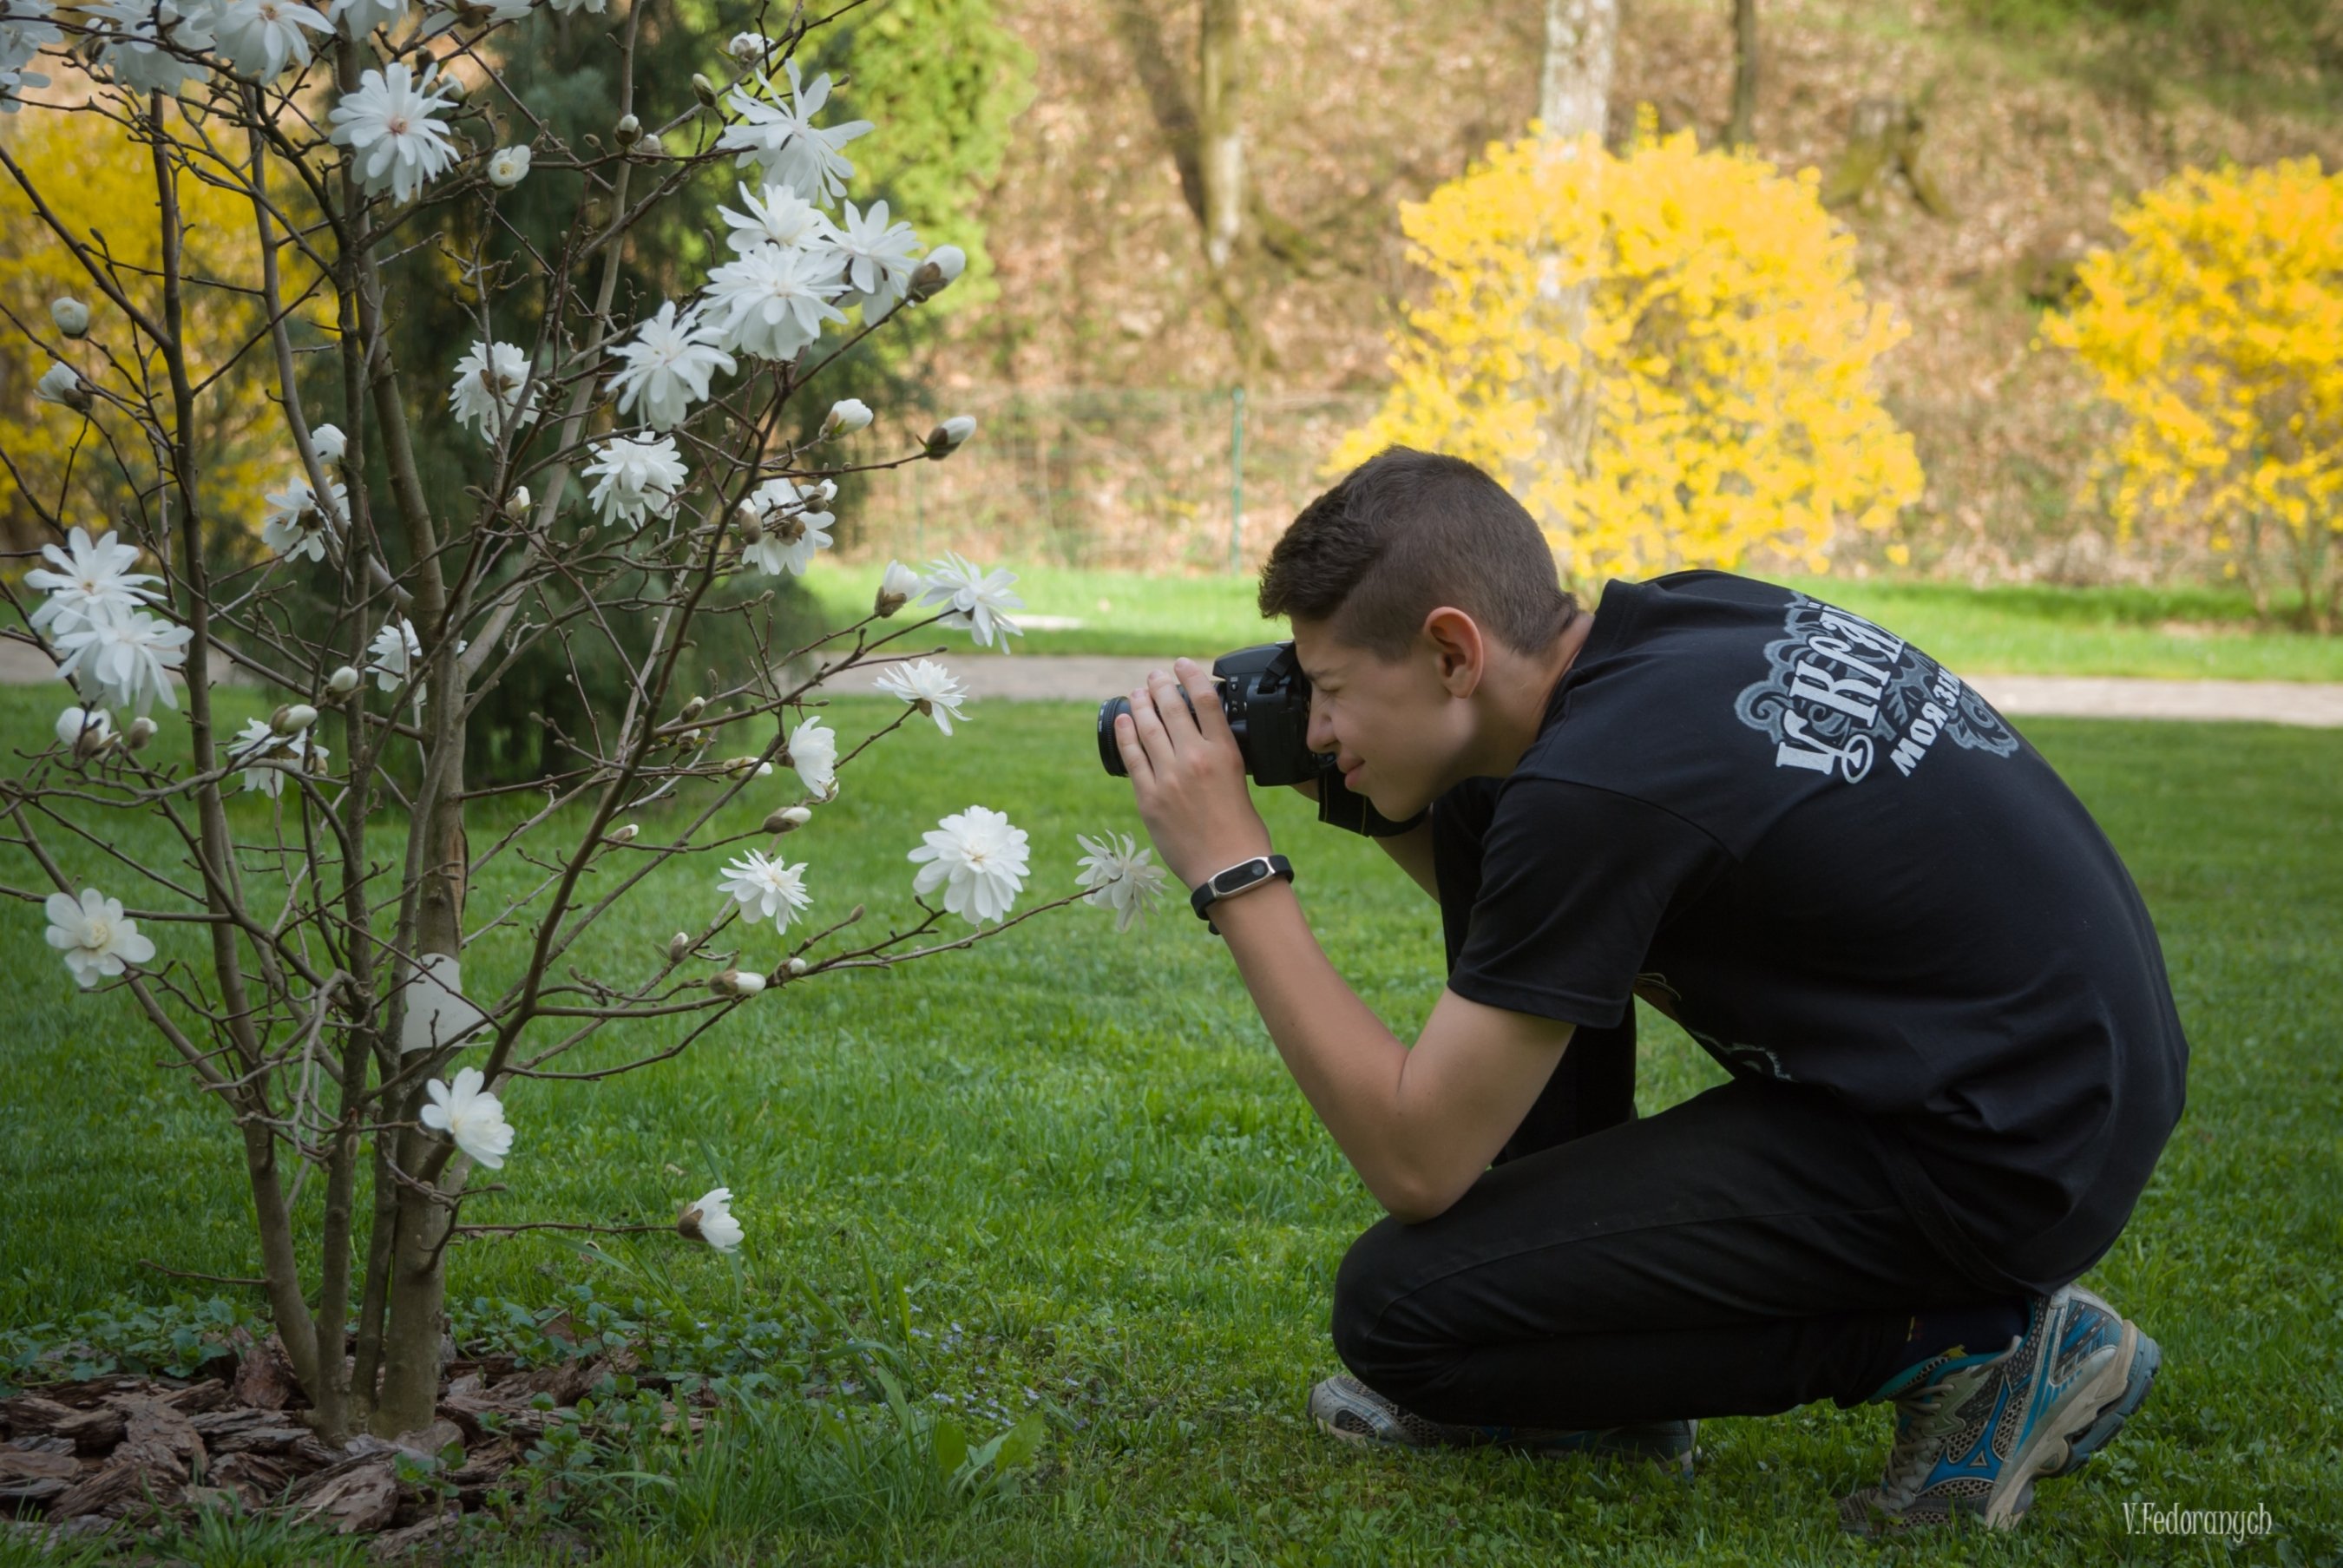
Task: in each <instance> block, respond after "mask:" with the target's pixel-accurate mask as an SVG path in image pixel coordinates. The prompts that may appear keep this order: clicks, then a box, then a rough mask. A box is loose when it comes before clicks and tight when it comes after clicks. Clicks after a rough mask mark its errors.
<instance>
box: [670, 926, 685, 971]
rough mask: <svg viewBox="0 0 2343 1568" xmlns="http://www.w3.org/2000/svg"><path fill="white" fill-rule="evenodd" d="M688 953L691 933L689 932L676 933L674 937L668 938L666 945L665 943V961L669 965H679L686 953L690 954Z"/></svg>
mask: <svg viewBox="0 0 2343 1568" xmlns="http://www.w3.org/2000/svg"><path fill="white" fill-rule="evenodd" d="M690 951H691V933H690V932H689V931H678V932H676V933H675V935H674V936H672V937H669V939H668V943H667V961H668V962H669V963H671V964H679V963H681V962H682V961H683V960H684V955H685V954H687V953H689V952H690Z"/></svg>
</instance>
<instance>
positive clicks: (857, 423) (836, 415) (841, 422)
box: [821, 397, 870, 436]
mask: <svg viewBox="0 0 2343 1568" xmlns="http://www.w3.org/2000/svg"><path fill="white" fill-rule="evenodd" d="M869 425H870V405H869V404H868V403H865V402H864V401H863V400H862V399H861V398H860V397H840V399H839V400H838V401H837V402H835V403H832V404H831V405H830V412H829V413H828V414H826V415H824V416H823V417H822V421H821V433H822V434H823V435H824V436H851V435H852V434H854V432H855V431H857V430H860V429H863V428H866V427H868V426H869Z"/></svg>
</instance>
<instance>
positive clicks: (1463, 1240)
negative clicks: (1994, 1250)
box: [1333, 1020, 2096, 1427]
mask: <svg viewBox="0 0 2343 1568" xmlns="http://www.w3.org/2000/svg"><path fill="white" fill-rule="evenodd" d="M1634 1050H1635V1044H1634V1023H1633V1020H1629V1021H1628V1023H1627V1024H1626V1025H1625V1026H1624V1027H1623V1028H1622V1029H1620V1030H1580V1031H1578V1034H1577V1035H1576V1036H1575V1037H1574V1039H1573V1040H1572V1042H1571V1045H1570V1049H1569V1050H1567V1051H1565V1052H1564V1055H1563V1059H1562V1064H1561V1066H1560V1067H1558V1068H1557V1069H1556V1070H1555V1073H1554V1080H1553V1081H1552V1082H1550V1083H1549V1084H1548V1086H1547V1089H1546V1091H1545V1092H1544V1096H1543V1097H1542V1098H1541V1099H1540V1101H1538V1104H1537V1106H1536V1108H1535V1109H1534V1110H1533V1111H1531V1113H1530V1115H1529V1116H1528V1118H1527V1119H1526V1120H1525V1121H1523V1125H1522V1128H1521V1130H1520V1131H1518V1132H1517V1133H1515V1135H1514V1137H1513V1141H1511V1142H1509V1143H1508V1144H1507V1145H1506V1147H1505V1150H1504V1152H1503V1155H1502V1156H1501V1157H1500V1159H1499V1161H1498V1162H1497V1163H1496V1164H1495V1165H1494V1166H1493V1167H1492V1169H1491V1170H1490V1171H1488V1172H1487V1173H1486V1174H1485V1175H1483V1177H1482V1178H1481V1180H1480V1181H1478V1182H1477V1183H1476V1184H1475V1185H1474V1186H1473V1188H1472V1189H1471V1191H1467V1192H1466V1193H1465V1194H1464V1196H1463V1198H1462V1199H1460V1200H1459V1201H1457V1202H1456V1204H1455V1205H1454V1206H1453V1208H1451V1209H1450V1210H1449V1211H1447V1212H1446V1213H1443V1214H1442V1215H1440V1216H1439V1217H1437V1218H1436V1219H1433V1220H1430V1221H1425V1222H1423V1223H1422V1224H1418V1225H1403V1224H1401V1223H1399V1222H1398V1221H1395V1220H1391V1219H1385V1220H1384V1221H1382V1222H1381V1223H1380V1224H1378V1225H1376V1226H1375V1227H1374V1228H1373V1229H1372V1230H1370V1231H1367V1233H1366V1234H1365V1235H1363V1236H1362V1237H1360V1238H1359V1240H1358V1241H1357V1242H1356V1243H1354V1244H1353V1246H1352V1248H1351V1251H1350V1254H1349V1255H1348V1256H1347V1257H1346V1258H1344V1259H1343V1261H1342V1270H1341V1271H1340V1273H1339V1274H1338V1275H1337V1277H1336V1280H1335V1284H1334V1319H1333V1337H1334V1346H1335V1349H1336V1350H1337V1351H1338V1352H1340V1353H1341V1355H1342V1360H1343V1362H1345V1363H1346V1364H1347V1365H1348V1366H1349V1367H1350V1369H1351V1371H1352V1372H1353V1373H1355V1374H1356V1375H1357V1376H1358V1377H1359V1378H1361V1379H1362V1380H1363V1381H1364V1382H1366V1383H1367V1384H1368V1385H1369V1386H1370V1387H1372V1388H1373V1389H1375V1390H1376V1391H1377V1392H1381V1393H1383V1394H1385V1395H1387V1396H1388V1397H1390V1398H1392V1399H1394V1400H1396V1401H1398V1402H1399V1403H1400V1404H1401V1405H1403V1406H1404V1407H1405V1408H1407V1409H1409V1410H1411V1411H1413V1412H1416V1413H1418V1414H1420V1415H1423V1416H1428V1417H1430V1418H1431V1419H1433V1420H1435V1421H1452V1422H1506V1423H1512V1424H1517V1425H1529V1426H1552V1427H1603V1426H1616V1425H1622V1424H1624V1423H1627V1422H1641V1421H1659V1420H1671V1419H1675V1418H1680V1417H1700V1416H1720V1415H1770V1414H1774V1413H1775V1412H1780V1411H1785V1410H1789V1409H1792V1408H1794V1407H1795V1406H1797V1405H1801V1404H1805V1403H1807V1402H1810V1401H1813V1400H1817V1399H1822V1398H1825V1397H1827V1398H1829V1399H1832V1400H1835V1402H1837V1403H1838V1404H1840V1405H1841V1406H1843V1407H1844V1406H1851V1405H1855V1404H1859V1403H1861V1402H1864V1401H1865V1400H1866V1399H1867V1398H1869V1397H1870V1396H1871V1395H1872V1394H1873V1393H1874V1392H1876V1391H1877V1389H1878V1387H1879V1385H1880V1384H1881V1383H1882V1382H1885V1380H1886V1379H1887V1377H1888V1376H1889V1375H1890V1374H1891V1373H1892V1372H1894V1371H1895V1370H1896V1367H1897V1365H1898V1364H1899V1357H1898V1354H1897V1352H1899V1350H1900V1349H1901V1347H1902V1346H1903V1343H1904V1342H1905V1339H1906V1334H1907V1332H1908V1330H1909V1327H1910V1322H1911V1318H1912V1315H1913V1314H1914V1313H1915V1312H1923V1311H1926V1310H1928V1309H1943V1308H1947V1307H1958V1306H1963V1305H1970V1304H1976V1303H1983V1302H1996V1301H2007V1300H2010V1299H2012V1297H2011V1295H2010V1292H2008V1290H2007V1288H2006V1285H2005V1286H2003V1287H2001V1288H1995V1287H1994V1286H1992V1285H1990V1284H1984V1283H1980V1282H1978V1281H1977V1280H1976V1278H1974V1277H1973V1276H1971V1275H1968V1274H1966V1273H1965V1272H1964V1271H1962V1270H1961V1269H1960V1268H1959V1267H1958V1266H1957V1265H1956V1263H1955V1262H1954V1261H1952V1260H1950V1259H1949V1258H1947V1257H1946V1255H1944V1254H1943V1253H1942V1252H1940V1251H1938V1250H1937V1249H1936V1247H1934V1246H1933V1245H1932V1244H1931V1243H1930V1242H1929V1241H1928V1240H1927V1238H1926V1232H1925V1231H1923V1230H1922V1228H1921V1227H1920V1225H1918V1224H1917V1223H1916V1222H1915V1221H1914V1219H1913V1217H1912V1215H1911V1214H1910V1213H1909V1212H1908V1211H1906V1209H1905V1207H1904V1206H1903V1204H1902V1203H1901V1202H1899V1201H1898V1200H1897V1197H1896V1189H1895V1187H1894V1185H1893V1184H1892V1182H1891V1181H1890V1178H1889V1176H1888V1173H1887V1171H1886V1169H1885V1165H1884V1163H1883V1161H1882V1159H1881V1157H1880V1154H1879V1152H1878V1149H1877V1145H1876V1144H1875V1142H1874V1141H1873V1134H1872V1133H1871V1132H1870V1131H1869V1130H1867V1129H1866V1128H1865V1127H1864V1126H1862V1125H1861V1124H1859V1122H1858V1121H1857V1119H1856V1118H1855V1115H1854V1113H1853V1112H1852V1111H1848V1110H1847V1109H1845V1107H1844V1106H1843V1105H1842V1104H1841V1103H1840V1102H1839V1101H1836V1100H1835V1098H1834V1097H1833V1096H1831V1095H1830V1094H1829V1093H1828V1091H1824V1090H1821V1089H1818V1088H1815V1087H1813V1086H1811V1085H1806V1084H1797V1083H1787V1082H1782V1081H1775V1080H1771V1079H1757V1078H1736V1079H1735V1080H1733V1081H1730V1082H1727V1083H1724V1084H1720V1085H1718V1086H1717V1087H1715V1088H1714V1089H1711V1090H1708V1091H1705V1092H1704V1093H1701V1094H1698V1095H1695V1096H1694V1097H1693V1098H1692V1099H1690V1100H1687V1101H1684V1102H1683V1103H1681V1104H1678V1105H1674V1106H1672V1107H1670V1108H1669V1109H1668V1110H1666V1111H1661V1112H1660V1113H1658V1114H1657V1115H1654V1116H1648V1117H1643V1118H1637V1117H1636V1116H1635V1114H1634ZM2094 1255H2096V1253H2095V1254H2094ZM2078 1272H2079V1270H2078Z"/></svg>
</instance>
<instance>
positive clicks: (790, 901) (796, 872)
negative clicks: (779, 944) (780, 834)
mask: <svg viewBox="0 0 2343 1568" xmlns="http://www.w3.org/2000/svg"><path fill="white" fill-rule="evenodd" d="M724 869H725V871H726V872H727V873H728V875H727V876H726V878H725V879H724V880H723V881H722V882H720V883H719V884H718V885H719V888H721V890H723V891H725V892H728V893H729V894H731V895H732V897H733V898H734V899H735V900H738V901H739V905H740V907H741V908H742V909H743V910H755V911H756V916H755V918H756V919H758V920H770V921H772V922H773V924H774V925H775V926H777V927H778V928H779V929H780V930H784V931H786V930H789V921H790V920H791V919H792V918H793V917H794V916H795V915H796V914H797V912H798V911H799V910H802V909H804V908H805V907H806V905H808V904H809V903H810V902H812V901H813V900H812V897H811V895H809V893H807V891H806V887H805V866H804V865H803V864H802V863H800V864H798V865H795V866H791V865H788V864H785V863H784V862H783V861H782V860H781V859H780V858H779V856H774V857H772V858H767V856H766V855H765V854H764V852H763V851H762V850H759V849H751V850H749V852H748V854H746V855H745V856H743V857H742V858H740V859H738V860H733V861H730V862H729V863H728V864H727V865H726V866H725V868H724Z"/></svg>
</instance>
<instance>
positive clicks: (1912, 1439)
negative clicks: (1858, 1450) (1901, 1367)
mask: <svg viewBox="0 0 2343 1568" xmlns="http://www.w3.org/2000/svg"><path fill="white" fill-rule="evenodd" d="M1986 1364H1987V1365H1988V1366H1990V1365H1992V1364H1993V1363H1991V1362H1988V1363H1986ZM1975 1390H1976V1379H1975V1378H1973V1377H1966V1378H1965V1377H1961V1376H1959V1375H1958V1374H1956V1375H1955V1376H1953V1377H1951V1378H1947V1379H1946V1380H1945V1381H1944V1382H1937V1383H1931V1384H1929V1385H1928V1386H1926V1387H1925V1388H1922V1389H1920V1390H1918V1391H1917V1392H1913V1393H1909V1394H1906V1395H1905V1396H1904V1397H1903V1398H1901V1399H1898V1400H1897V1401H1896V1405H1897V1407H1898V1408H1897V1412H1896V1441H1895V1442H1893V1443H1892V1444H1890V1445H1889V1447H1888V1450H1887V1470H1886V1473H1885V1475H1883V1476H1882V1478H1881V1480H1880V1483H1879V1501H1880V1503H1881V1504H1882V1506H1884V1507H1886V1508H1889V1509H1900V1508H1902V1507H1904V1506H1905V1505H1906V1504H1907V1503H1910V1502H1911V1501H1912V1499H1913V1498H1914V1497H1915V1496H1916V1495H1918V1493H1919V1491H1920V1486H1921V1483H1924V1482H1926V1480H1927V1479H1928V1473H1929V1472H1930V1471H1932V1470H1934V1469H1935V1468H1936V1453H1937V1451H1938V1449H1939V1448H1940V1447H1942V1445H1943V1442H1944V1440H1945V1436H1946V1433H1948V1432H1953V1431H1956V1430H1957V1429H1958V1427H1959V1425H1960V1412H1961V1407H1962V1406H1963V1405H1965V1404H1966V1403H1967V1402H1968V1399H1967V1396H1968V1395H1969V1394H1970V1393H1971V1392H1974V1391H1975ZM1956 1394H1958V1395H1960V1396H1961V1397H1960V1398H1959V1399H1958V1400H1956V1399H1955V1398H1954V1396H1955V1395H1956Z"/></svg>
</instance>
